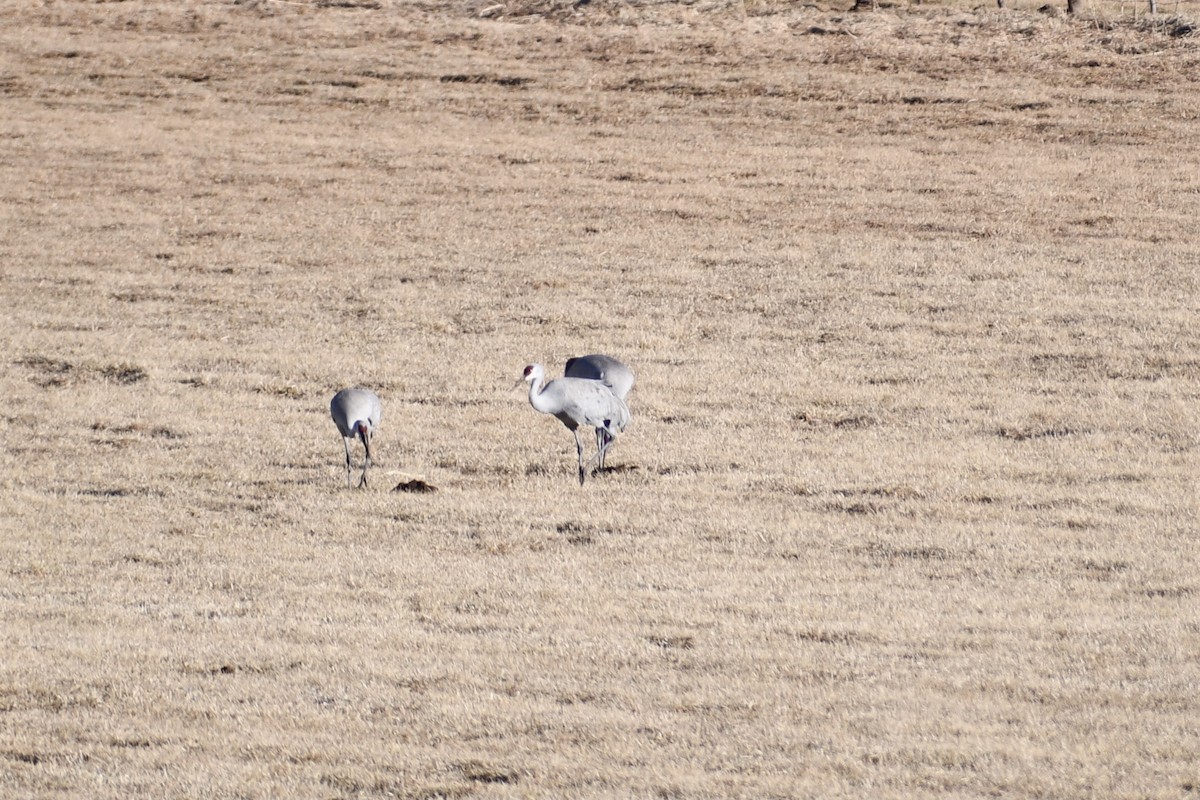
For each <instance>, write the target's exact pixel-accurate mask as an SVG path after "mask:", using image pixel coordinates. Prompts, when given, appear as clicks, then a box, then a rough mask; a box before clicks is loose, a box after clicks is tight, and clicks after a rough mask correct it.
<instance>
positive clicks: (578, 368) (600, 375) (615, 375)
mask: <svg viewBox="0 0 1200 800" xmlns="http://www.w3.org/2000/svg"><path fill="white" fill-rule="evenodd" d="M563 375H565V376H566V377H568V378H586V379H588V380H593V381H600V382H601V383H603V384H604V385H605V386H607V387H608V388H610V389H612V390H613V394H615V395H616V396H617V397H619V398H621V399H622V400H624V399H625V396H626V395H628V394H629V390H630V389H632V388H633V370H631V369H630V368H629V367H627V366H625V365H624V364H622V363H621V362H620V361H617V360H616V359H615V358H613V357H612V356H604V355H600V354H599V353H593V354H592V355H590V356H579V357H577V358H568V359H567V367H566V369H565V370H564V371H563ZM612 441H613V440H612V438H611V437H609V436H608V434H606V433H605V432H604V429H603V428H597V429H596V449H597V450H598V451H599V453H600V457H599V458H598V460H597V463H596V469H597V470H599V471H603V470H604V456H605V455H607V454H608V446H609V445H610V444H612Z"/></svg>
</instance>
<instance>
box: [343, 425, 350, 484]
mask: <svg viewBox="0 0 1200 800" xmlns="http://www.w3.org/2000/svg"><path fill="white" fill-rule="evenodd" d="M342 445H343V446H344V447H345V448H346V488H347V489H349V488H350V440H349V439H347V438H345V437H343V438H342Z"/></svg>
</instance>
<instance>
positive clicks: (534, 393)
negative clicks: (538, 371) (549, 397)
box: [529, 375, 551, 414]
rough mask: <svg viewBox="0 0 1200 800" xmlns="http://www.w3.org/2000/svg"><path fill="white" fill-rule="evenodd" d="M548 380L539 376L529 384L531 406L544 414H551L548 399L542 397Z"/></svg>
mask: <svg viewBox="0 0 1200 800" xmlns="http://www.w3.org/2000/svg"><path fill="white" fill-rule="evenodd" d="M545 383H546V378H545V376H542V375H539V376H537V377H536V378H534V379H533V380H532V381H530V382H529V405H531V406H533V407H534V408H535V409H536V410H538V411H540V412H542V413H543V414H549V413H551V409H550V404H549V403H547V402H546V398H544V397H542V389H544V388H545Z"/></svg>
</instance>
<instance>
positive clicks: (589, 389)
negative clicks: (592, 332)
mask: <svg viewBox="0 0 1200 800" xmlns="http://www.w3.org/2000/svg"><path fill="white" fill-rule="evenodd" d="M545 379H546V370H545V368H544V367H542V365H541V364H530V365H529V366H528V367H526V368H525V375H524V380H525V381H526V382H527V383H528V384H529V404H530V405H531V406H533V407H534V409H535V410H537V411H540V412H542V413H543V414H553V415H554V416H555V417H558V420H559V422H561V423H562V424H563V425H565V426H567V430H569V431H570V432H571V433H573V434H575V452H576V454H577V455H578V456H579V485H580V486H582V485H583V481H584V479H585V478H586V477H587V467H585V466H584V463H583V442H581V441H580V440H579V426H580V425H585V426H587V427H589V428H595V429H597V430H598V431H599V430H603V431H604V432H605V435H606V436H607V440H606V441H608V442H611V441H612V440H613V439H615V438H616V436H617V434H618V433H619V432H621V431H623V430H625V426H626V425H628V424H629V408H628V407H627V406H626V405H625V401H624V400H622V399H621V398H619V397H617V396H616V395H615V394H613V390H612V389H610V388H609V387H608V386H606V385H605V384H603V383H601V382H600V381H596V380H588V379H585V378H558V379H557V380H553V381H550V382H549V383H547V384H545V385H543V381H545ZM600 455H601V453H600V451H599V450H597V452H596V457H595V458H593V459H592V460H591V461H588V466H591V463H592V461H598V460H599V458H600Z"/></svg>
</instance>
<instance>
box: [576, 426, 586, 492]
mask: <svg viewBox="0 0 1200 800" xmlns="http://www.w3.org/2000/svg"><path fill="white" fill-rule="evenodd" d="M572 433H574V434H575V454H576V455H578V456H579V485H580V486H583V479H584V478H585V477H586V476H587V473H586V472H585V471H584V468H583V442H581V441H579V429H578V428H576V429H575V430H574V431H572Z"/></svg>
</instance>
